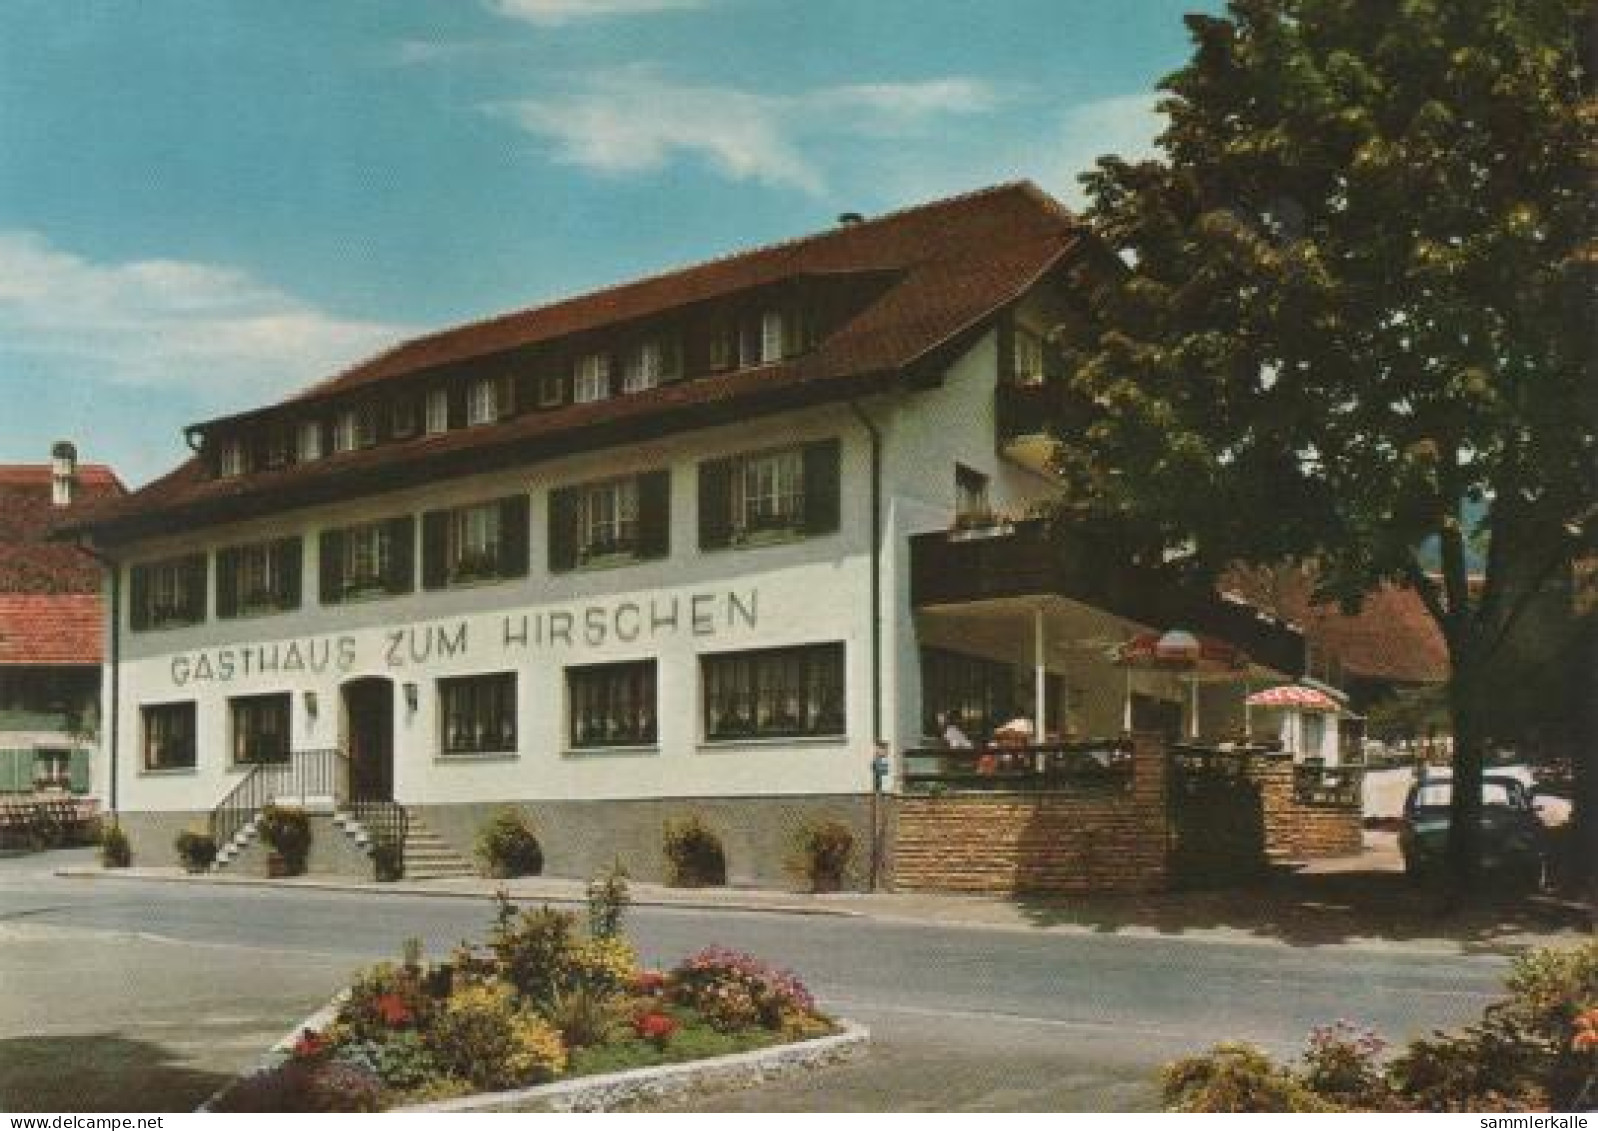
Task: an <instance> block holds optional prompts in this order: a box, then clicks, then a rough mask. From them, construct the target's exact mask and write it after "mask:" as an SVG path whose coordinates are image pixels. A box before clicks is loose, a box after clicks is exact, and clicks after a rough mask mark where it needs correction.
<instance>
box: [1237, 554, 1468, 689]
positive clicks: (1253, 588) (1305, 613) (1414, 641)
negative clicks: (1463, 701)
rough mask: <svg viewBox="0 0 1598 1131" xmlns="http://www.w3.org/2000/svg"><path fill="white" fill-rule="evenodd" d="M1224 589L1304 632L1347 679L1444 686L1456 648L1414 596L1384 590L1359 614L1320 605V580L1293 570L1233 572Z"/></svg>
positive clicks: (1400, 590) (1389, 587) (1315, 649)
mask: <svg viewBox="0 0 1598 1131" xmlns="http://www.w3.org/2000/svg"><path fill="white" fill-rule="evenodd" d="M1222 588H1223V589H1225V590H1227V591H1229V592H1234V593H1236V594H1237V595H1238V596H1240V597H1242V598H1243V599H1244V600H1246V601H1248V602H1249V603H1250V604H1252V605H1254V606H1256V607H1257V608H1260V609H1264V610H1266V611H1268V612H1270V613H1273V614H1274V615H1276V616H1278V617H1281V618H1282V619H1284V620H1287V621H1290V622H1292V623H1293V624H1296V625H1298V626H1299V627H1300V628H1302V629H1303V631H1304V635H1305V637H1306V638H1307V639H1308V641H1309V645H1310V648H1311V650H1312V651H1313V652H1315V653H1316V654H1317V655H1318V656H1322V657H1330V658H1331V659H1333V660H1335V661H1336V663H1337V664H1338V666H1340V667H1341V669H1342V671H1343V673H1344V676H1345V678H1348V677H1352V678H1357V679H1364V680H1375V681H1381V682H1388V683H1406V684H1421V683H1443V682H1445V681H1446V680H1447V679H1448V647H1447V645H1446V644H1445V643H1444V641H1443V636H1442V632H1441V630H1440V629H1439V628H1438V627H1437V622H1436V621H1435V620H1433V619H1432V616H1431V614H1430V613H1429V612H1427V611H1426V606H1425V604H1424V602H1422V601H1421V599H1420V595H1419V594H1417V593H1416V592H1415V591H1414V590H1413V589H1403V588H1400V587H1398V586H1396V585H1384V586H1382V587H1381V588H1379V589H1377V590H1376V591H1375V592H1373V593H1369V594H1367V595H1366V596H1365V600H1364V602H1363V604H1362V605H1361V606H1360V609H1359V611H1358V612H1357V613H1355V614H1353V615H1349V614H1346V613H1344V612H1343V611H1342V610H1341V609H1340V608H1338V606H1337V604H1336V603H1335V602H1334V603H1321V604H1317V603H1315V601H1314V599H1313V598H1314V592H1315V577H1314V575H1313V573H1311V572H1308V571H1306V570H1302V569H1297V568H1293V567H1283V568H1281V569H1276V570H1264V569H1260V570H1245V569H1237V570H1232V571H1231V572H1229V573H1228V574H1227V576H1226V577H1225V578H1224V579H1223V581H1222Z"/></svg>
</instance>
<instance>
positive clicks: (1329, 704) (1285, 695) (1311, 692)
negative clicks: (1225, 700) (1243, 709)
mask: <svg viewBox="0 0 1598 1131" xmlns="http://www.w3.org/2000/svg"><path fill="white" fill-rule="evenodd" d="M1247 702H1248V705H1249V706H1250V707H1285V708H1288V709H1289V710H1294V711H1329V712H1332V713H1333V714H1335V713H1337V712H1338V711H1341V710H1342V708H1341V707H1340V706H1338V704H1337V700H1335V699H1333V698H1332V697H1331V696H1330V695H1328V694H1326V693H1325V692H1324V691H1317V690H1315V688H1313V687H1303V686H1301V685H1299V684H1296V683H1289V684H1284V685H1283V686H1281V687H1268V688H1266V689H1265V690H1264V691H1256V692H1255V693H1254V694H1253V695H1250V696H1249V697H1248V700H1247Z"/></svg>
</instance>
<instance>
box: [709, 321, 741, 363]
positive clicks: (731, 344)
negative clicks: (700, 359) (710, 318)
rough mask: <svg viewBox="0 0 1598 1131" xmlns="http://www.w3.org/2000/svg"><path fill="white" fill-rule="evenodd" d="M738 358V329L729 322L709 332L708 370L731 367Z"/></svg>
mask: <svg viewBox="0 0 1598 1131" xmlns="http://www.w3.org/2000/svg"><path fill="white" fill-rule="evenodd" d="M737 360H738V331H737V329H736V328H735V327H734V326H733V325H732V323H730V322H724V323H722V324H721V325H718V326H717V327H716V328H715V329H714V330H712V331H711V332H710V370H711V372H712V373H720V372H721V371H722V370H724V369H731V368H732V367H733V365H735V364H736V363H737Z"/></svg>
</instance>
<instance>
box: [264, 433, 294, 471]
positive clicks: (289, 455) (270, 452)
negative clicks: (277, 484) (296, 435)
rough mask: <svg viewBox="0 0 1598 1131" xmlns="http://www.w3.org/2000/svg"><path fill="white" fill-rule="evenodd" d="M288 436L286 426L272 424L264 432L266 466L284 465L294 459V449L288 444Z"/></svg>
mask: <svg viewBox="0 0 1598 1131" xmlns="http://www.w3.org/2000/svg"><path fill="white" fill-rule="evenodd" d="M289 440H290V436H289V431H288V429H287V428H283V427H281V426H274V427H273V428H272V429H270V430H269V431H268V432H267V434H266V466H267V467H273V468H276V467H286V466H287V465H288V464H290V463H292V462H293V461H294V451H293V449H292V447H291V445H290V442H289Z"/></svg>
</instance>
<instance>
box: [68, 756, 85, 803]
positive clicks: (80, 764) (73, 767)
mask: <svg viewBox="0 0 1598 1131" xmlns="http://www.w3.org/2000/svg"><path fill="white" fill-rule="evenodd" d="M67 773H68V775H69V777H70V778H71V786H72V792H73V793H88V792H89V752H88V751H87V750H81V749H79V750H74V751H73V752H72V754H71V755H70V756H69V757H68V759H67Z"/></svg>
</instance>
